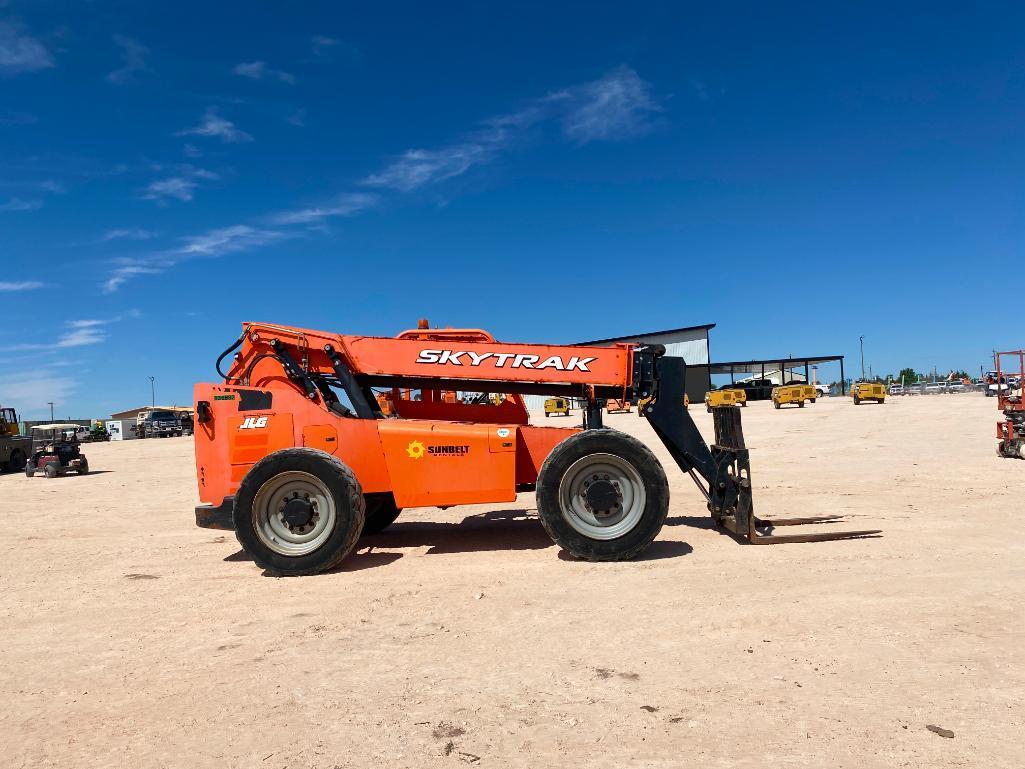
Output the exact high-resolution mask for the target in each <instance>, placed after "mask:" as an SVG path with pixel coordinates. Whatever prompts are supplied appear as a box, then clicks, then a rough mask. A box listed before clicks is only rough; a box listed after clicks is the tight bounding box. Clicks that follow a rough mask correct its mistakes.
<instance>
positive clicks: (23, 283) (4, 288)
mask: <svg viewBox="0 0 1025 769" xmlns="http://www.w3.org/2000/svg"><path fill="white" fill-rule="evenodd" d="M45 285H46V284H45V283H43V282H41V281H38V280H16V281H9V280H0V292H14V291H34V290H35V289H37V288H42V287H43V286H45Z"/></svg>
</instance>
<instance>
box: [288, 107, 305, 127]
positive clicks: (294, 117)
mask: <svg viewBox="0 0 1025 769" xmlns="http://www.w3.org/2000/svg"><path fill="white" fill-rule="evenodd" d="M285 121H286V122H288V123H291V124H292V125H294V126H299V127H300V128H303V127H304V126H305V125H306V110H304V109H297V110H296V111H295V112H293V113H292V114H291V115H289V116H288V117H287V118H285Z"/></svg>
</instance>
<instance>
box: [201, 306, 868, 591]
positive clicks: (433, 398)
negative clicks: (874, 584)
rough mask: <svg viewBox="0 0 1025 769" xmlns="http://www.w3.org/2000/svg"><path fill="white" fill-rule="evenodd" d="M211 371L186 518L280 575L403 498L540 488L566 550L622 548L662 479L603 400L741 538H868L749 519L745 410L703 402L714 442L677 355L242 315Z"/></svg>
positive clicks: (627, 553) (315, 562) (648, 528)
mask: <svg viewBox="0 0 1025 769" xmlns="http://www.w3.org/2000/svg"><path fill="white" fill-rule="evenodd" d="M232 353H234V356H233V362H232V364H231V366H230V368H229V369H228V371H227V372H222V371H221V364H222V363H223V362H224V360H225V359H226V358H227V357H228V356H229V355H231V354H232ZM216 368H217V372H218V374H219V375H220V376H221V377H222V378H223V381H222V382H219V383H215V384H198V385H196V387H195V401H196V402H195V407H196V408H195V413H196V471H197V479H198V484H199V496H200V499H201V500H202V502H203V503H204V504H202V505H200V506H199V507H197V508H196V523H197V525H199V526H203V527H208V528H224V529H234V531H235V534H236V536H237V538H238V540H239V542H240V543H241V545H242V547H243V548H244V549H245V550H246V551H247V552H248V553H249V554H250V555H251V556H252V557H253V559H254V560H255V561H256V563H257V564H258V565H260V566H262V567H264V568H265V569H268V570H269V571H271V572H274V573H278V574H284V575H299V574H313V573H316V572H320V571H323V570H325V569H329V568H331V567H333V566H335V565H336V564H338V563H339V562H340V561H342V559H344V558H345V556H346V555H348V554H349V553H350V552H351V551H352V550H353V549H354V548H355V546H356V543H357V540H358V539H359V537H360V536H361V535H364V534H372V533H376V532H379V531H381V530H382V529H384V528H385V527H387V526H388V525H390V524H391V523H392V522H393V521H394V520H395V519H396V517H397V516H398V515H399V513H400V511H401V510H402V509H403V508H407V507H428V506H431V507H449V506H452V505H461V504H481V503H488V502H511V501H513V500H515V499H516V495H517V493H518V492H524V491H535V492H536V496H537V510H538V515H539V517H540V519H541V524H542V525H543V526H544V528H545V530H546V531H547V532H548V534H549V535H550V536H551V538H552V539H553V540H554V541H555V542H556V543H557V544H558V545H560V546H561V547H562V548H563V549H565V550H566V551H568V552H569V553H570V554H572V555H574V556H577V557H579V558H583V559H588V560H594V561H611V560H623V559H628V558H631V557H633V556H634V555H636V554H637V553H639V552H640V551H641V550H643V549H644V548H645V547H647V546H648V544H650V543H651V541H652V540H653V539H654V538H655V537H656V536H657V535H658V533H659V531H660V529H661V528H662V524H663V522H664V521H665V518H666V515H667V512H668V508H669V488H668V483H667V480H666V474H665V471H664V470H663V468H662V466H661V464H660V463H659V461H658V460H657V459H656V458H655V456H654V454H652V452H651V451H650V450H649V449H648V447H647V446H645V445H644V444H643V443H641V442H640V441H638V440H637V439H636V438H633V437H631V436H629V435H626V434H624V433H621V432H619V431H615V430H610V429H606V428H604V427H603V426H602V408H603V406H605V403H606V400H607V399H609V398H616V399H620V400H623V401H626V402H630V403H634V404H636V405H637V410H638V413H639V415H641V416H643V417H644V418H646V419H647V420H648V421H649V422H650V424H651V426H652V427H653V428H654V431H655V433H656V434H657V435H658V437H659V438H660V439H661V440H662V442H663V443H664V444H665V446H666V448H667V449H668V450H669V453H670V454H671V455H672V457H673V459H674V460H675V461H676V463H677V464H678V465H679V466H680V468H681V469H682V470H683V471H684V472H686V473H688V474H689V475H690V476H691V478H693V479H694V481H695V483H697V485H698V488H699V489H700V490H701V493H702V495H703V496H704V497H705V499H706V501H707V503H708V510H709V512H710V513H711V516H712V518H713V520H714V521H715V523H716V525H717V526H719V527H720V528H721V529H722V530H724V531H726V532H729V533H731V534H732V535H734V536H736V537H738V538H741V539H745V540H747V541H748V542H752V543H775V542H811V541H817V540H830V539H845V538H852V537H863V536H867V535H872V534H877V533H878V531H876V530H872V531H843V532H837V531H817V532H810V533H801V534H793V535H778V534H775V533H773V530H774V529H775V527H779V526H790V525H797V524H812V523H824V522H834V521H837V520H839V517H837V516H825V517H818V518H793V519H787V520H774V521H769V520H763V519H760V518H758V517H757V516H756V515H755V513H754V506H753V504H752V500H751V480H750V469H749V461H748V450H747V448H746V447H745V445H744V436H743V432H742V430H741V423H740V409H738V408H736V407H734V406H726V407H723V408H716V409H713V418H714V426H715V443H714V444H713V445H712V446H711V447H709V446H708V445H707V444H706V443H705V441H704V440H703V439H702V437H701V434H700V433H699V432H698V429H697V427H696V426H695V424H694V422H693V421H692V420H691V417H690V415H689V413H688V411H687V410H686V409H685V408H683V406H682V404H683V400H684V383H685V377H686V365H685V363H684V361H683V359H682V358H677V357H671V356H667V355H665V350H664V348H663V347H661V346H658V345H650V346H638V345H629V344H621V345H617V346H615V347H575V346H548V345H530V344H505V343H499V342H496V341H495V340H494V338H493V337H492V336H491V335H490V334H488V333H487V332H485V331H481V330H477V329H467V330H458V329H444V330H441V329H431V328H429V327H428V326H427V323H426V321H421V322H420V327H419V328H417V329H413V330H410V331H405V332H403V333H401V334H399V335H398V336H397V337H395V338H381V337H365V336H346V335H339V334H332V333H325V332H321V331H311V330H306V329H300V328H291V327H288V326H278V325H273V324H267V323H245V324H243V331H242V335H241V336H240V337H239V338H238V340H236V342H235V343H234V344H233V345H232V346H231V347H229V348H228V349H227V350H225V351H224V353H222V354H221V356H220V358H219V359H218V361H217V365H216ZM382 388H391V392H392V397H391V399H390V403H391V411H392V414H391V415H389V416H385V415H384V414H383V413H382V410H381V406H380V402H379V401H378V399H377V398H376V397H375V389H376V390H380V389H382ZM446 392H459V393H462V394H463V395H464V397H462V398H457V399H453V398H448V397H444V396H443V395H442V394H443V393H446ZM494 393H502V394H505V397H504V398H493V397H491V394H494ZM524 394H538V395H550V396H562V397H573V398H580V399H582V401H583V402H584V403H585V404H586V405H585V409H584V421H583V426H582V428H581V427H547V426H546V427H539V426H534V425H531V424H529V421H528V416H527V410H526V408H525V406H524V402H523V398H522V396H523V395H524Z"/></svg>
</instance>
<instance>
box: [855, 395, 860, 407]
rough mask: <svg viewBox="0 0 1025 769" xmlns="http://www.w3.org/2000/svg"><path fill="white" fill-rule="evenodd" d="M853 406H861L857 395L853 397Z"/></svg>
mask: <svg viewBox="0 0 1025 769" xmlns="http://www.w3.org/2000/svg"><path fill="white" fill-rule="evenodd" d="M854 405H855V406H860V405H861V398H859V397H858V396H857V395H855V396H854Z"/></svg>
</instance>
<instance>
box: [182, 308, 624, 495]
mask: <svg viewBox="0 0 1025 769" xmlns="http://www.w3.org/2000/svg"><path fill="white" fill-rule="evenodd" d="M275 340H276V341H277V342H280V344H281V345H283V346H284V349H287V350H288V355H290V356H291V357H292V358H293V359H294V360H295V362H296V365H298V366H299V367H300V368H301V369H302V370H303V371H306V372H309V374H310V375H311V376H316V375H318V374H319V375H323V376H329V377H330V376H334V373H335V369H334V368H333V365H332V363H331V358H330V355H329V353H328V349H331V350H333V351H335V352H336V353H337V354H338V355H339V356H340V358H341V360H343V361H344V364H345V366H346V367H347V368H348V369H349V370H350V371H352V372H353V374H355V375H356V376H358V377H363V380H362V381H364V382H366V383H368V384H369V385H370V386H380V385H384V386H387V387H388V388H389V390H390V393H389V394H387V395H383V396H382V395H381V394H378V395H372V396H371V397H372V400H374V405H375V406H376V405H378V404H380V406H382V407H383V408H382V409H381V410H382V411H383V412H384V416H385V418H377V419H367V418H363V419H359V418H356V417H355V416H341V415H340V414H338V413H335V412H334V411H332V410H330V409H329V408H328V406H327V404H325V403H324V401H323V398H322V397H320V396H319V395H317V394H315V397H313V398H310V397H308V395H307V393H306V392H304V390H303V387H302V386H301V385H299V384H297V383H296V382H295V381H293V380H292V379H289V377H288V376H287V375H286V374H285V373H284V370H283V364H282V363H281V362H279V361H278V360H275V358H274V356H273V354H272V353H273V349H274V348H273V347H272V342H275ZM240 341H241V349H240V350H239V352H238V353H237V354H236V356H235V360H234V363H233V365H232V366H231V368H230V370H229V372H228V375H227V378H226V381H227V382H233V383H238V384H198V385H196V388H195V399H196V402H197V406H198V404H200V403H201V402H202V403H203V404H206V405H207V409H208V414H209V418H208V419H206V420H205V421H204V420H200V419H197V422H196V471H197V480H198V484H199V495H200V499H201V500H202V501H203V502H206V503H209V504H212V505H215V506H217V505H220V504H221V503H222V501H223V500H224V499H225V498H226V497H230V496H231V495H234V494H235V493H236V492H237V490H238V487H239V484H240V483H241V482H242V480H243V479H244V478H245V476H246V473H248V472H249V470H250V469H251V468H252V466H253V464H255V463H256V462H258V461H259V460H260V459H262V458H263V457H265V456H267V455H268V454H270V453H272V452H274V451H277V450H279V449H282V448H287V447H292V446H306V447H310V448H316V449H319V450H321V451H325V452H327V453H329V454H332V455H334V456H336V457H338V458H339V459H340V460H341V461H342V462H344V463H345V464H346V465H348V466H349V467H350V468H351V469H352V471H353V473H354V474H355V475H356V477H357V478H358V479H359V482H360V485H361V486H362V488H363V491H364V493H367V494H374V493H385V492H390V493H392V494H393V495H394V497H395V502H396V504H397V505H398V506H399V507H416V506H448V505H457V504H473V503H483V502H505V501H511V500H513V499H515V498H516V492H517V489H518V488H523V487H527V488H529V487H530V486H531V485H532V484H534V483H536V482H537V475H538V472H539V471H540V469H541V466H542V464H543V463H544V461H545V459H546V458H547V457H548V455H549V454H550V453H551V451H552V449H553V448H554V447H555V446H556V445H558V444H559V443H560V442H561V441H563V440H565V439H566V438H567V437H569V436H570V435H572V434H574V433H576V432H578V429H577V428H566V427H535V426H532V425H529V424H528V415H527V410H526V408H525V407H524V404H523V399H522V397H521V396H520V395H518V394H508V395H505V396H504V397H502V398H495V397H494V396H493V395H492V396H489V395H485V396H482V397H477V396H474V395H469V396H466V397H464V396H465V394H461V392H462V390H463V387H462V385H461V384H456V381H455V380H461V381H465V382H466V385H465V390H466V391H467V392H469V393H474V392H475V388H474V385H473V382H474V380H476V381H478V382H489V383H492V387H491V389H492V390H493V389H495V388H494V386H493V384H494V383H495V382H516V383H531V384H533V383H536V384H537V385H538V386H540V387H543V386H544V385H558V386H560V387H566V386H567V385H570V386H580V387H582V388H586V387H598V386H601V387H606V388H608V387H616V388H619V387H622V388H624V390H625V388H626V387H627V386H628V384H629V383H630V382H631V381H632V376H633V372H632V365H633V355H632V348H631V346H629V345H619V346H616V347H566V346H564V347H557V346H551V345H527V344H505V343H498V342H495V341H494V339H493V338H492V337H491V336H490V335H489V334H487V332H484V331H480V330H477V329H463V330H439V329H417V330H413V331H406V332H403V333H402V334H400V335H399V337H398V338H380V337H366V336H343V335H339V334H331V333H325V332H320V331H310V330H307V329H297V328H291V327H287V326H275V325H272V324H266V323H246V324H244V325H243V336H242V337H241V339H240ZM279 349H281V348H279ZM438 380H446V381H447V382H449V384H447V385H445V384H442V383H441V382H440V381H439V386H438V387H436V388H433V389H430V388H429V384H430V383H431V382H432V381H438ZM406 382H409V384H407V383H406ZM413 382H416V383H417V384H415V385H414V384H412V383H413ZM417 386H422V387H424V388H425V389H422V390H417V389H415V387H417ZM484 389H485V390H486V391H490V390H488V388H487V387H486V386H485V388H484ZM457 391H459V392H457ZM464 400H465V401H468V402H464ZM389 413H390V416H389Z"/></svg>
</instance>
